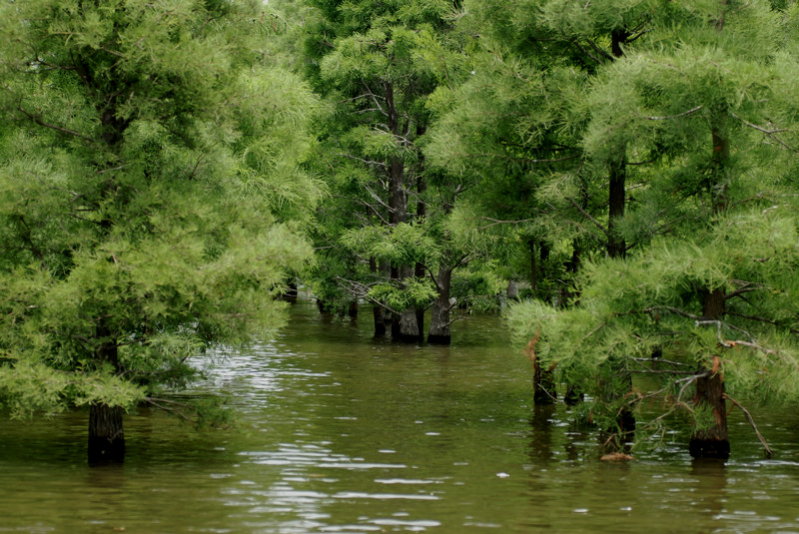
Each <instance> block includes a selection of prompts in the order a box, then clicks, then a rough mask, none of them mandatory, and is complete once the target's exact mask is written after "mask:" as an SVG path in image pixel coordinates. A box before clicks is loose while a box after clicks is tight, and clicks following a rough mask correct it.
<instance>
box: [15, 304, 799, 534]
mask: <svg viewBox="0 0 799 534" xmlns="http://www.w3.org/2000/svg"><path fill="white" fill-rule="evenodd" d="M364 322H366V321H364ZM456 329H457V335H456V338H455V344H454V345H453V346H452V347H449V348H440V347H422V348H417V347H399V346H392V345H390V344H379V343H377V344H376V343H374V342H372V341H371V340H370V339H369V325H368V324H364V325H362V326H361V327H358V326H353V325H350V324H349V323H344V322H333V323H323V322H321V321H320V319H319V318H318V316H317V315H316V313H315V311H314V310H313V309H312V308H311V307H309V306H299V307H296V308H295V310H294V313H293V321H292V325H291V327H290V328H288V329H287V330H286V331H285V332H284V333H283V334H282V335H281V336H280V337H279V339H277V340H275V341H274V342H272V343H269V344H265V345H263V346H261V347H259V348H258V349H257V350H254V351H252V352H250V353H248V354H246V355H231V356H230V357H229V358H227V359H226V360H224V361H221V362H219V363H218V365H216V366H215V367H214V368H213V370H212V373H211V381H212V382H213V383H214V387H219V388H222V389H224V390H225V391H227V392H228V393H230V394H231V395H232V396H233V398H234V400H235V403H236V409H237V411H238V412H239V424H238V426H237V428H235V429H233V430H229V431H211V432H206V433H202V434H198V433H196V432H194V431H193V430H192V429H191V428H189V427H186V426H185V425H183V424H182V423H180V422H179V421H177V420H175V419H172V418H170V417H167V416H165V415H163V414H160V413H154V412H148V411H140V412H139V413H137V414H133V415H131V416H129V417H128V418H127V420H126V425H127V426H126V431H127V438H128V459H127V460H128V461H127V462H126V464H125V465H124V466H121V467H115V468H100V469H89V468H88V467H86V465H85V458H84V456H85V445H84V441H85V429H84V426H85V416H84V415H81V414H73V415H69V416H64V417H59V418H56V419H53V420H49V421H46V422H36V423H32V424H31V423H26V424H20V423H9V422H7V421H3V422H2V424H1V425H0V532H87V533H95V532H118V531H125V532H143V533H145V532H146V533H176V532H230V533H238V532H245V533H246V532H261V533H286V534H288V533H298V534H300V533H302V534H304V533H368V532H431V533H442V534H443V533H446V534H449V533H453V534H455V533H471V532H489V533H493V532H496V533H507V532H511V533H516V532H524V533H528V532H543V531H549V532H559V533H560V532H566V533H568V532H600V531H602V532H630V533H633V532H635V533H639V532H650V533H651V532H697V533H698V532H799V415H797V413H795V411H793V412H791V413H784V414H778V413H774V414H771V415H770V416H769V418H766V419H763V420H762V421H761V423H762V427H763V428H762V430H763V431H764V432H765V433H766V435H767V437H769V438H770V439H771V440H772V442H773V443H772V444H773V446H774V447H775V448H776V449H777V450H778V456H777V457H776V458H775V459H773V460H764V459H763V458H762V455H761V452H760V449H759V446H758V444H757V442H756V441H755V439H754V438H753V437H752V436H751V434H750V432H749V430H748V427H747V426H746V424H745V422H744V421H743V420H742V418H740V416H739V415H738V414H735V415H734V416H733V420H732V423H733V429H732V433H733V440H734V442H733V447H734V449H733V458H732V460H731V461H730V462H728V463H727V465H726V466H721V465H718V464H692V462H691V460H690V458H689V457H688V455H687V454H686V453H685V452H684V450H683V448H682V446H681V445H679V444H677V445H674V446H672V447H667V448H666V449H665V450H661V451H659V452H658V453H657V454H643V455H639V457H638V459H637V460H636V461H634V462H632V463H628V464H621V465H618V464H614V465H609V464H604V463H601V462H599V461H598V460H597V457H598V453H597V449H596V440H595V438H594V437H593V436H591V435H583V434H581V433H579V432H577V431H575V430H574V429H572V428H571V427H570V426H569V425H568V424H567V423H566V414H565V413H564V412H563V410H562V408H558V409H556V410H555V411H549V412H546V411H539V412H536V411H535V410H534V409H533V407H532V405H531V401H530V390H529V375H530V370H529V362H527V361H526V359H525V357H524V356H522V355H521V353H520V351H518V350H517V349H515V348H513V347H511V346H510V344H509V343H508V341H507V338H506V335H505V333H504V331H503V330H502V328H501V324H500V322H499V321H498V320H497V319H495V318H473V319H468V320H467V321H465V322H463V323H459V324H458V325H457V326H456Z"/></svg>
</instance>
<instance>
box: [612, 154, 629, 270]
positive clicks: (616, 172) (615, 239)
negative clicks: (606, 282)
mask: <svg viewBox="0 0 799 534" xmlns="http://www.w3.org/2000/svg"><path fill="white" fill-rule="evenodd" d="M609 167H610V168H609V178H610V180H609V185H608V243H607V251H608V256H610V257H611V258H623V257H624V256H625V255H626V253H627V243H625V242H624V239H623V238H622V237H621V235H620V234H619V219H621V218H622V217H623V216H624V208H625V203H626V192H625V182H626V180H627V160H626V158H625V157H624V156H621V157H620V158H618V159H616V160H613V161H611V162H610V166H609Z"/></svg>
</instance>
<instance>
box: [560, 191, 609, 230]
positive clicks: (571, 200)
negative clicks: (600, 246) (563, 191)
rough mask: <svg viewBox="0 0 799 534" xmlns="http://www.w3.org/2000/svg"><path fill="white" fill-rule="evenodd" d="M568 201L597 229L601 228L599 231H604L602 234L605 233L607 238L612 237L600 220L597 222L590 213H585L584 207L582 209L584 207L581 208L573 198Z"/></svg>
mask: <svg viewBox="0 0 799 534" xmlns="http://www.w3.org/2000/svg"><path fill="white" fill-rule="evenodd" d="M568 201H569V203H570V204H571V205H572V206H574V207H575V208H577V210H578V211H579V212H580V213H582V214H583V217H585V218H586V219H588V220H589V221H591V222H592V223H594V225H595V226H596V227H597V228H599V229H600V230H601V231H602V233H603V234H605V236H607V237H609V236H610V232H609V231H608V229H607V228H606V227H605V226H604V225H603V224H602V223H601V222H599V221H598V220H597V219H596V218H595V217H594V216H593V215H591V214H590V213H588V212H587V211H585V209H583V207H582V206H580V205H579V204H578V203H577V202H575V201H574V199H571V198H570V199H568Z"/></svg>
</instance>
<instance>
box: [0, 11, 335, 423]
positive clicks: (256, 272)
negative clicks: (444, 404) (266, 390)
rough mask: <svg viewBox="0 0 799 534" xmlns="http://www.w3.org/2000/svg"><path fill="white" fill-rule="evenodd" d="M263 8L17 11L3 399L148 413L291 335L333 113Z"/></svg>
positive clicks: (10, 104)
mask: <svg viewBox="0 0 799 534" xmlns="http://www.w3.org/2000/svg"><path fill="white" fill-rule="evenodd" d="M262 15H263V11H262V8H261V7H260V5H259V4H258V3H257V2H248V1H235V2H193V1H189V0H176V1H172V2H161V3H152V2H140V1H134V0H127V1H123V0H104V1H101V2H94V3H86V2H56V1H53V0H35V1H31V2H25V3H23V4H19V3H13V2H12V3H5V4H3V5H2V7H0V35H1V36H2V38H3V40H4V41H6V40H7V41H8V42H9V46H7V47H4V48H3V50H2V51H0V78H2V90H0V107H1V108H2V109H3V113H4V114H5V116H6V117H8V121H7V122H6V123H5V125H4V126H3V127H2V129H0V190H2V193H3V194H2V201H0V306H2V308H3V313H2V319H0V321H2V323H3V324H2V326H3V328H2V333H0V351H2V353H3V357H4V358H5V360H4V361H7V362H9V363H8V364H5V365H2V366H0V396H2V398H3V399H4V401H3V402H5V403H6V404H7V406H8V407H9V408H10V410H11V413H12V414H13V415H19V416H22V415H28V414H31V413H33V412H42V411H43V412H51V411H54V410H57V409H60V408H63V407H65V406H80V405H84V404H93V403H103V404H108V405H112V406H124V407H128V406H131V405H132V404H133V403H134V402H136V401H138V400H141V399H142V398H144V397H145V396H146V395H148V394H149V393H150V392H152V391H155V390H157V388H159V387H163V386H168V387H177V386H180V385H183V384H185V381H186V380H188V379H189V378H190V377H191V376H192V374H193V368H192V367H191V366H190V365H188V359H189V358H191V357H194V356H196V355H198V354H200V353H202V352H203V351H204V349H206V348H208V347H210V346H212V345H215V344H218V343H244V342H248V341H250V340H252V339H253V338H254V337H260V336H263V335H264V334H265V333H266V332H267V331H269V330H270V329H273V328H275V327H277V326H279V325H280V324H281V323H282V320H283V319H282V313H281V308H282V306H281V305H280V304H277V303H275V302H274V301H273V300H272V298H273V297H274V296H275V295H277V294H278V293H279V292H280V291H281V289H282V286H283V284H284V280H285V278H286V276H287V273H289V272H291V271H294V270H299V269H302V268H303V267H304V266H305V265H307V263H308V262H309V260H310V258H311V249H310V246H309V244H308V243H307V241H306V239H305V237H304V230H305V229H306V228H307V226H308V224H309V223H310V219H309V216H310V214H311V213H312V209H313V207H314V205H315V204H316V203H317V202H318V201H319V199H320V198H321V196H322V191H323V190H322V189H321V188H320V186H319V185H318V184H317V183H316V182H315V181H314V180H313V179H311V178H310V177H309V176H308V175H307V174H306V173H305V172H304V171H303V170H302V167H301V166H302V163H303V160H304V159H305V158H307V157H308V155H309V154H310V152H311V150H312V149H313V143H312V141H311V139H310V137H309V136H308V135H307V134H306V133H305V132H306V130H307V128H308V127H309V126H310V120H311V118H312V116H313V115H312V114H313V113H314V112H315V110H317V109H318V107H319V106H318V105H317V101H316V99H315V98H314V97H313V96H312V95H311V94H310V92H309V91H308V90H307V89H306V88H305V87H304V85H303V83H302V82H301V81H300V80H299V79H298V78H297V77H296V76H294V75H292V74H290V73H288V72H286V71H285V70H282V69H280V68H278V67H276V66H274V65H272V64H270V63H269V62H268V61H267V60H266V59H265V58H263V57H262V56H261V54H260V53H259V50H260V47H259V44H258V43H259V41H260V40H262V39H264V37H265V36H266V34H267V33H268V28H269V26H268V23H267V19H265V18H264V17H263V16H262Z"/></svg>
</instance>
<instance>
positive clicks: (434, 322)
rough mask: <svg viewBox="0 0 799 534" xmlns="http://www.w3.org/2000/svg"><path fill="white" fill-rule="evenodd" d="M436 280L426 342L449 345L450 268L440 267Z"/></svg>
mask: <svg viewBox="0 0 799 534" xmlns="http://www.w3.org/2000/svg"><path fill="white" fill-rule="evenodd" d="M436 282H437V284H438V297H436V300H435V302H433V307H432V313H431V316H430V332H429V333H428V334H427V342H428V343H431V344H433V345H449V344H450V343H451V342H452V336H451V334H450V329H449V326H450V311H451V309H452V304H450V302H449V294H450V286H451V284H452V268H446V267H440V268H439V270H438V276H437V277H436Z"/></svg>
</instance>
